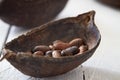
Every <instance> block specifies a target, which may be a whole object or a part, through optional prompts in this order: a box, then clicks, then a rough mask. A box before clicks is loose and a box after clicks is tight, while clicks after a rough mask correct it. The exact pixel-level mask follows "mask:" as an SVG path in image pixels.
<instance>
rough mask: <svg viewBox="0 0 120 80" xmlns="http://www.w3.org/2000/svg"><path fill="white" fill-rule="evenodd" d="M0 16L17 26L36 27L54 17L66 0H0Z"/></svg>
mask: <svg viewBox="0 0 120 80" xmlns="http://www.w3.org/2000/svg"><path fill="white" fill-rule="evenodd" d="M0 1H2V2H1V3H0V18H1V19H2V20H3V21H5V22H7V23H8V24H11V25H16V26H19V27H27V28H30V27H37V26H39V25H41V24H44V23H46V22H48V21H51V20H52V19H53V18H55V17H56V16H57V15H58V14H59V13H60V12H61V10H62V9H63V8H64V7H65V5H66V3H67V1H68V0H0Z"/></svg>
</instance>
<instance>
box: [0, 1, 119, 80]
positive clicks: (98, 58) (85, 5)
mask: <svg viewBox="0 0 120 80" xmlns="http://www.w3.org/2000/svg"><path fill="white" fill-rule="evenodd" d="M90 10H95V11H96V16H95V22H96V25H97V26H98V28H99V30H100V32H101V35H102V40H101V43H100V46H99V47H98V49H97V50H96V52H95V54H94V55H93V56H92V57H91V58H90V59H89V60H87V61H86V62H85V63H83V64H82V65H83V67H81V66H79V67H78V68H76V69H74V70H72V71H70V72H68V73H66V74H63V75H60V76H56V77H50V78H33V77H32V78H31V77H29V76H26V75H24V74H22V73H21V72H19V71H18V70H17V69H15V68H14V67H12V66H11V65H10V64H9V63H8V62H7V61H6V60H3V61H2V62H0V80H27V79H28V80H83V71H84V74H85V80H120V63H119V61H120V51H119V50H120V37H119V35H120V31H119V30H120V10H117V9H114V8H111V7H108V6H106V5H102V4H101V3H99V2H97V0H69V2H68V4H67V6H66V8H65V9H64V10H63V11H62V12H61V14H59V16H58V17H57V18H56V19H61V18H64V17H69V16H76V15H78V14H81V13H84V12H88V11H90ZM0 30H1V29H0ZM26 31H27V30H25V29H22V28H16V27H12V30H11V33H10V35H9V38H8V41H10V40H12V39H14V38H16V37H17V36H19V35H20V34H22V33H24V32H26ZM4 34H6V33H4ZM3 40H4V39H0V42H1V41H2V42H3ZM16 74H17V75H16Z"/></svg>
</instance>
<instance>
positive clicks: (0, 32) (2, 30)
mask: <svg viewBox="0 0 120 80" xmlns="http://www.w3.org/2000/svg"><path fill="white" fill-rule="evenodd" d="M8 29H9V25H8V24H5V23H4V22H3V21H2V20H0V51H1V49H2V46H3V43H4V40H5V38H6V35H7V32H8Z"/></svg>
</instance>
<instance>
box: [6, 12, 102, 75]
mask: <svg viewBox="0 0 120 80" xmlns="http://www.w3.org/2000/svg"><path fill="white" fill-rule="evenodd" d="M94 14H95V11H90V12H88V13H84V14H81V15H79V16H77V17H71V18H66V19H61V20H58V21H54V22H49V23H47V24H44V25H42V26H40V27H37V28H35V29H32V30H31V31H30V32H28V33H27V34H23V35H21V36H19V37H18V38H16V39H14V40H12V41H11V42H8V43H7V44H6V45H5V48H4V55H5V56H6V57H5V58H6V59H7V60H8V61H9V62H10V63H11V64H12V65H13V66H14V67H15V68H17V69H18V70H19V71H21V72H22V73H24V74H26V75H29V76H33V77H49V76H55V75H60V74H63V73H66V72H68V71H70V70H72V69H74V68H76V67H77V66H79V65H80V64H82V63H83V62H84V61H86V60H87V59H88V58H90V57H91V56H92V55H93V53H94V52H95V50H96V48H97V47H98V45H99V43H100V40H101V36H100V33H99V30H98V29H97V27H96V25H95V24H94V21H93V20H94ZM74 38H82V39H84V40H85V41H86V43H87V45H88V46H89V50H88V51H86V52H84V53H83V54H80V55H74V56H66V57H61V58H52V57H41V56H40V57H34V56H32V54H29V52H30V51H31V50H32V49H33V48H34V47H35V46H37V45H39V44H43V45H50V44H51V43H52V42H53V41H55V40H62V41H64V42H69V41H71V40H73V39H74Z"/></svg>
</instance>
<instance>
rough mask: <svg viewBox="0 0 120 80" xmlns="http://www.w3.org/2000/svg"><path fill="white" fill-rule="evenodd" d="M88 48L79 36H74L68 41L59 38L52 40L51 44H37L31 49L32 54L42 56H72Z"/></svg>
mask: <svg viewBox="0 0 120 80" xmlns="http://www.w3.org/2000/svg"><path fill="white" fill-rule="evenodd" d="M87 50H88V45H87V44H86V43H85V41H84V40H83V39H81V38H75V39H73V40H71V41H70V42H63V41H61V40H55V41H53V43H52V45H49V46H46V45H38V46H35V47H34V49H33V50H32V54H33V56H44V57H53V58H60V57H63V56H73V55H79V54H82V53H84V52H85V51H87Z"/></svg>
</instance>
